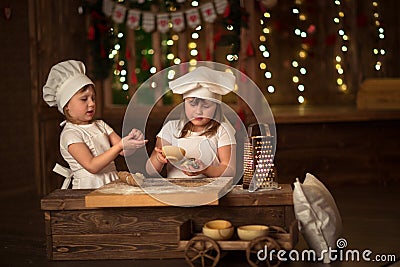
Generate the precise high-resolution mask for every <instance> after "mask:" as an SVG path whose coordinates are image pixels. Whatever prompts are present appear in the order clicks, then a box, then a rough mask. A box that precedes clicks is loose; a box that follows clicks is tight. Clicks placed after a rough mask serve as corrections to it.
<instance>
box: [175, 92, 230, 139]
mask: <svg viewBox="0 0 400 267" xmlns="http://www.w3.org/2000/svg"><path fill="white" fill-rule="evenodd" d="M199 100H201V99H199ZM182 114H183V117H182V118H181V122H183V123H184V126H183V128H182V130H181V133H180V135H179V138H183V137H186V136H188V135H189V134H190V132H192V131H193V130H194V128H195V127H194V125H193V123H192V122H191V121H189V120H188V119H187V118H186V115H185V107H183V112H182ZM222 119H223V116H222V110H221V104H218V103H217V108H216V109H215V113H214V118H212V119H211V120H210V121H209V123H208V124H207V125H206V129H205V131H203V132H202V133H201V134H200V135H204V136H206V137H212V136H214V135H215V134H216V133H217V131H218V127H219V126H220V125H221V121H222Z"/></svg>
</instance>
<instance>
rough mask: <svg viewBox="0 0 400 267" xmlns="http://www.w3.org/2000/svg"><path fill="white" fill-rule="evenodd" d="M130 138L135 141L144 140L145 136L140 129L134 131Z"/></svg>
mask: <svg viewBox="0 0 400 267" xmlns="http://www.w3.org/2000/svg"><path fill="white" fill-rule="evenodd" d="M128 136H130V137H131V138H132V139H135V140H139V141H140V140H144V135H143V133H142V131H140V130H138V129H132V131H131V132H130V133H129V134H128Z"/></svg>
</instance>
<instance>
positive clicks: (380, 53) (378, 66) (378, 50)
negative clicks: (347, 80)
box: [372, 0, 386, 75]
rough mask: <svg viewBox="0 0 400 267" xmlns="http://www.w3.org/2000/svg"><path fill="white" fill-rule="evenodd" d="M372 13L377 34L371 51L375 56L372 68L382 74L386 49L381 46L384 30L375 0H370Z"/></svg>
mask: <svg viewBox="0 0 400 267" xmlns="http://www.w3.org/2000/svg"><path fill="white" fill-rule="evenodd" d="M372 15H373V21H374V26H375V28H376V34H377V40H376V47H374V48H373V51H372V52H373V54H374V55H375V57H376V61H375V64H374V69H375V70H376V71H378V72H381V73H382V74H381V75H383V71H382V70H383V68H382V67H383V66H382V61H383V57H384V56H385V55H386V50H385V49H384V48H383V46H382V43H383V41H384V39H385V30H384V28H383V26H382V21H381V16H380V14H379V3H378V1H377V0H373V1H372Z"/></svg>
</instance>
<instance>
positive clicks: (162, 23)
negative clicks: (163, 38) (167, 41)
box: [157, 14, 169, 33]
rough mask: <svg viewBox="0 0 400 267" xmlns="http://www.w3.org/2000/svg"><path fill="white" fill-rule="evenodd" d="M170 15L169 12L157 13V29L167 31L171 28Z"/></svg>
mask: <svg viewBox="0 0 400 267" xmlns="http://www.w3.org/2000/svg"><path fill="white" fill-rule="evenodd" d="M168 24H169V16H168V14H158V15H157V30H158V31H159V32H161V33H166V32H167V31H168V30H169V25H168Z"/></svg>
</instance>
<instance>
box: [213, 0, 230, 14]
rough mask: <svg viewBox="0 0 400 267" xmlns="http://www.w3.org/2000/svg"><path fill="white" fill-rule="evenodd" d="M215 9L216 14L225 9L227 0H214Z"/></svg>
mask: <svg viewBox="0 0 400 267" xmlns="http://www.w3.org/2000/svg"><path fill="white" fill-rule="evenodd" d="M214 4H215V9H216V10H217V13H218V14H222V13H224V11H225V8H226V7H227V6H228V0H218V1H217V0H216V1H215V2H214Z"/></svg>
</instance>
